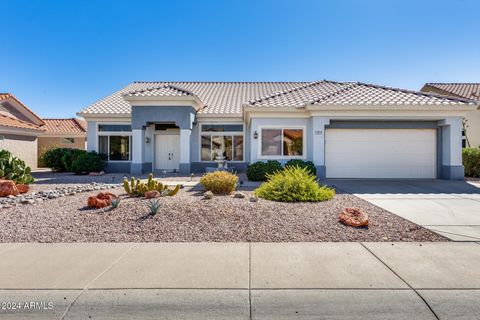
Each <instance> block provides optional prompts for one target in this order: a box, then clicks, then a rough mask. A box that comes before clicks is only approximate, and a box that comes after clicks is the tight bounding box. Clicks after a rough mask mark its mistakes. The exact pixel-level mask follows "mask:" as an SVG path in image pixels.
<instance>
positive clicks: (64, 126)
mask: <svg viewBox="0 0 480 320" xmlns="http://www.w3.org/2000/svg"><path fill="white" fill-rule="evenodd" d="M43 121H44V122H45V129H46V131H47V133H85V132H87V130H86V128H85V124H84V123H83V122H84V121H83V120H80V119H76V118H68V119H43Z"/></svg>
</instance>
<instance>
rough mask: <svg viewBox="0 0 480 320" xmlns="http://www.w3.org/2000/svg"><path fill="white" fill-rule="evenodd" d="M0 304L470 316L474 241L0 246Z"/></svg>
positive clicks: (103, 315)
mask: <svg viewBox="0 0 480 320" xmlns="http://www.w3.org/2000/svg"><path fill="white" fill-rule="evenodd" d="M0 302H1V303H2V304H3V305H0V319H26V318H28V319H318V318H322V319H323V318H326V319H328V318H338V319H459V318H462V319H478V315H479V314H480V243H475V242H470V243H252V244H249V243H141V244H130V243H126V244H111V243H106V244H105V243H89V244H28V243H26V244H0ZM2 307H4V308H3V309H2ZM14 307H16V308H17V309H16V310H12V308H14ZM5 309H6V310H5Z"/></svg>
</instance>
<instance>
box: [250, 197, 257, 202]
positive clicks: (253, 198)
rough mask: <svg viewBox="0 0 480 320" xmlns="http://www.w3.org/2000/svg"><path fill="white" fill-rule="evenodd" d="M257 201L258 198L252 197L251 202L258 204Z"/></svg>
mask: <svg viewBox="0 0 480 320" xmlns="http://www.w3.org/2000/svg"><path fill="white" fill-rule="evenodd" d="M257 201H258V197H257V196H253V197H250V202H257Z"/></svg>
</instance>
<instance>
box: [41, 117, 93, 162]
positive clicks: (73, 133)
mask: <svg viewBox="0 0 480 320" xmlns="http://www.w3.org/2000/svg"><path fill="white" fill-rule="evenodd" d="M42 120H43V122H44V123H45V132H43V133H42V134H41V135H40V136H39V137H38V156H39V159H38V160H39V166H40V165H41V160H40V156H41V155H42V154H43V153H45V152H46V151H47V150H49V149H52V148H71V149H80V150H85V148H86V141H87V123H86V122H85V121H84V120H82V119H78V118H48V119H45V118H44V119H42Z"/></svg>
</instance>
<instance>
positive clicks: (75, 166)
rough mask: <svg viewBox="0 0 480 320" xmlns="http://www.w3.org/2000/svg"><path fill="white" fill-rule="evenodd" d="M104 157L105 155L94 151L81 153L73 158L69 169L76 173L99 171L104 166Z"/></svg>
mask: <svg viewBox="0 0 480 320" xmlns="http://www.w3.org/2000/svg"><path fill="white" fill-rule="evenodd" d="M105 158H106V157H105V155H103V154H100V153H97V152H95V151H89V152H85V153H81V154H80V155H79V156H78V157H77V158H76V159H75V160H73V162H72V166H71V169H72V171H73V172H75V173H77V174H84V173H90V172H100V171H102V170H103V169H104V168H105V165H106V159H105Z"/></svg>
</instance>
